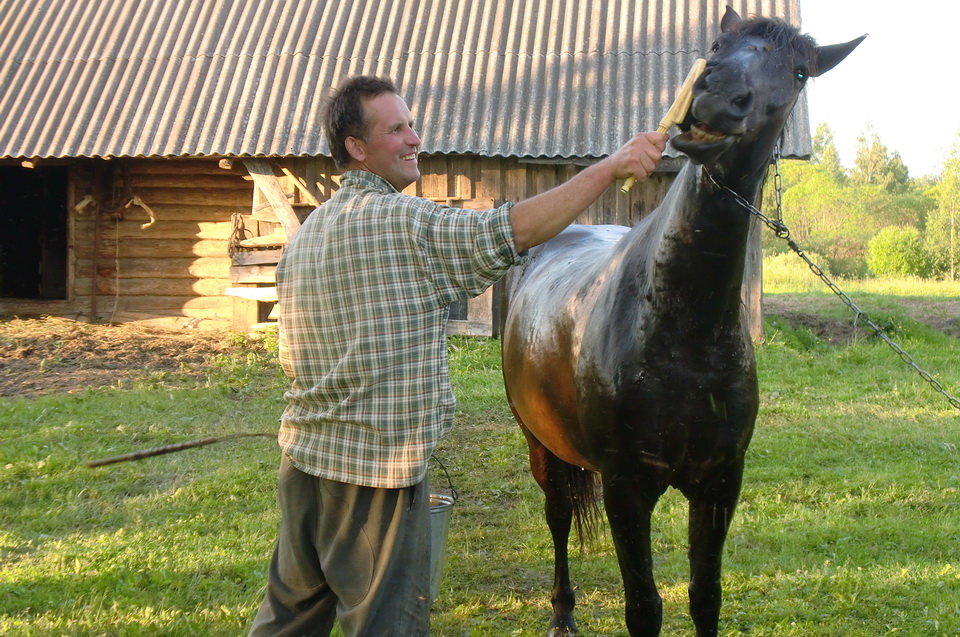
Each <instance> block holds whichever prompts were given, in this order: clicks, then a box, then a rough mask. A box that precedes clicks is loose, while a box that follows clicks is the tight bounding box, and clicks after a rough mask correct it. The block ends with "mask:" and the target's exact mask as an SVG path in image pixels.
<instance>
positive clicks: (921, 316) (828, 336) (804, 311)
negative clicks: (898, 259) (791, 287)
mask: <svg viewBox="0 0 960 637" xmlns="http://www.w3.org/2000/svg"><path fill="white" fill-rule="evenodd" d="M836 308H843V302H842V301H841V300H840V299H839V298H837V297H834V296H824V297H814V298H811V297H802V298H798V297H794V296H791V295H788V294H771V295H766V296H764V297H763V312H764V316H765V317H767V318H770V319H772V320H782V321H784V322H786V323H787V324H788V325H790V326H792V327H805V328H807V329H808V330H810V331H811V332H812V333H813V334H815V335H816V336H817V337H818V338H820V339H821V340H824V341H827V342H828V343H832V344H834V345H848V344H850V343H851V342H852V341H853V340H854V338H862V337H865V336H871V335H872V334H873V330H871V329H870V328H869V327H868V326H866V325H865V324H864V323H863V322H861V323H860V324H858V325H855V323H854V318H855V317H854V314H853V311H852V310H850V311H845V310H842V311H844V314H843V316H832V315H831V311H833V310H836ZM897 308H898V309H899V310H900V311H901V312H903V313H904V314H906V315H907V316H909V317H910V318H911V319H913V320H914V321H917V322H918V323H922V324H924V325H927V326H929V327H931V328H932V329H935V330H937V331H940V332H943V333H944V334H947V335H948V336H952V337H954V338H960V300H952V299H942V300H928V299H912V298H908V297H904V298H901V299H898V302H897ZM861 310H863V311H864V312H866V313H867V314H868V315H869V316H870V317H871V318H872V319H874V320H877V321H878V324H880V323H879V319H878V316H879V315H880V314H879V313H877V312H874V311H873V310H871V309H870V308H866V307H861ZM880 325H881V327H883V325H882V324H880Z"/></svg>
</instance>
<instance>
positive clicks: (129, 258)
mask: <svg viewBox="0 0 960 637" xmlns="http://www.w3.org/2000/svg"><path fill="white" fill-rule="evenodd" d="M110 168H111V170H110V173H109V176H108V178H107V179H106V180H105V181H106V182H108V183H109V184H110V186H111V187H112V188H113V189H116V190H119V191H120V196H119V197H110V199H113V200H114V201H111V202H110V203H114V202H115V201H120V203H121V206H122V204H123V202H122V201H121V200H123V199H127V197H126V194H125V193H126V192H127V191H126V187H125V186H124V185H123V184H122V181H123V178H122V177H120V175H121V174H123V172H124V171H122V170H121V171H118V170H117V169H116V168H112V167H110ZM125 176H126V178H128V179H129V188H130V190H129V192H132V193H133V194H135V195H137V196H138V197H139V198H140V199H141V200H142V201H143V202H144V203H145V204H146V205H147V206H148V207H149V208H150V209H151V210H152V211H153V212H154V214H155V221H154V223H153V224H151V225H149V226H148V227H142V226H143V224H147V223H149V222H150V217H149V214H148V213H147V211H146V210H144V209H142V208H140V207H138V206H135V205H131V206H129V207H121V208H119V209H118V210H117V211H116V212H113V211H111V210H109V209H101V212H100V215H99V218H97V217H96V216H95V215H92V214H88V215H77V216H76V218H75V219H74V240H73V246H74V257H75V268H74V287H73V294H74V298H75V301H76V304H77V306H78V307H80V308H85V309H86V311H85V312H83V313H84V314H86V315H87V317H88V318H90V319H92V320H94V321H96V322H117V323H122V322H127V321H132V320H154V321H155V322H157V323H162V324H165V325H168V326H170V327H210V328H222V327H228V326H229V324H230V320H231V314H232V301H231V300H230V299H228V298H226V297H224V296H222V294H223V290H224V289H225V288H226V287H229V281H228V274H229V268H230V257H229V255H228V253H227V245H228V240H229V238H230V234H231V232H232V228H233V226H232V221H231V217H232V215H233V213H235V212H248V211H249V210H250V205H251V199H252V192H253V188H252V185H251V184H250V182H249V181H246V180H244V179H243V178H242V176H241V172H240V171H227V170H223V169H221V168H219V167H218V165H217V160H216V159H212V160H156V159H153V160H150V159H142V160H127V161H126V170H125ZM84 181H85V180H84V179H82V178H81V179H80V180H79V181H78V183H77V184H76V190H77V193H76V194H80V193H82V192H83V191H84V190H85V189H88V188H90V187H91V185H90V184H89V183H84ZM118 182H120V183H118ZM100 194H101V196H100V197H99V198H100V199H101V200H104V201H102V202H101V205H102V206H103V207H106V208H110V207H111V206H110V205H109V204H107V202H106V200H107V199H108V198H107V197H103V195H102V191H101V193H100ZM75 196H76V195H75ZM117 213H119V215H118V214H117Z"/></svg>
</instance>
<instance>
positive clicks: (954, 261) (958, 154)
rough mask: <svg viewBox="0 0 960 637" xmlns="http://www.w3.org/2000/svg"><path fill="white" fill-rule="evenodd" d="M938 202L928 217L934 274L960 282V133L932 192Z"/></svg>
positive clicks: (927, 229) (926, 229)
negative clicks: (959, 280)
mask: <svg viewBox="0 0 960 637" xmlns="http://www.w3.org/2000/svg"><path fill="white" fill-rule="evenodd" d="M932 192H933V195H934V198H935V200H936V202H937V205H936V207H935V208H934V209H933V210H931V211H930V212H929V213H928V215H927V224H926V228H925V245H926V249H927V252H928V253H929V254H930V258H931V261H932V269H933V272H934V274H937V275H940V276H946V277H947V278H949V279H950V280H951V281H956V280H957V279H958V278H960V236H958V234H960V227H958V226H960V133H958V135H957V140H956V142H955V143H954V147H953V150H952V152H951V154H950V156H949V157H948V158H947V161H946V162H945V163H944V166H943V173H942V174H941V176H940V181H939V183H938V184H937V185H936V186H935V187H934V188H933V189H932Z"/></svg>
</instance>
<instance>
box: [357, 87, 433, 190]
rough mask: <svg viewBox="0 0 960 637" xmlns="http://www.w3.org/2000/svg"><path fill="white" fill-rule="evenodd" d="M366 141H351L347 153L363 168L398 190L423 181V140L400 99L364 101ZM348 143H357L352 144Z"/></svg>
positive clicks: (387, 95) (390, 96)
mask: <svg viewBox="0 0 960 637" xmlns="http://www.w3.org/2000/svg"><path fill="white" fill-rule="evenodd" d="M363 107H364V114H365V118H366V121H367V122H368V125H369V132H368V134H367V140H366V141H364V140H362V139H357V138H355V137H348V138H347V139H348V145H347V149H348V151H349V152H350V155H351V156H352V157H353V159H354V164H356V165H357V166H358V167H360V168H364V169H366V170H369V171H370V172H372V173H375V174H377V175H380V176H381V177H383V178H384V179H386V180H387V181H389V182H390V184H391V185H393V187H394V188H396V189H397V190H403V189H404V188H406V187H407V186H409V185H410V184H412V183H413V182H415V181H416V180H418V179H420V168H419V167H418V166H417V153H418V152H419V151H420V144H421V142H420V137H418V136H417V133H416V131H415V130H414V129H413V124H414V123H413V117H412V116H411V115H410V109H408V108H407V105H406V103H405V102H404V101H403V98H401V97H400V96H399V95H396V94H394V93H382V94H380V95H377V96H376V97H371V98H369V99H366V100H364V101H363ZM349 140H354V142H353V143H352V144H351V143H350V142H349Z"/></svg>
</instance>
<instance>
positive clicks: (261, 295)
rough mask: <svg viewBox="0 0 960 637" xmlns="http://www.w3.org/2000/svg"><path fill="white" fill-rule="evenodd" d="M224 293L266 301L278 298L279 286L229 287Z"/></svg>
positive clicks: (273, 300)
mask: <svg viewBox="0 0 960 637" xmlns="http://www.w3.org/2000/svg"><path fill="white" fill-rule="evenodd" d="M223 293H224V294H225V295H227V296H239V297H240V298H243V299H250V300H251V301H263V302H264V303H270V302H275V301H276V300H277V288H227V289H226V290H224V291H223Z"/></svg>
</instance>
